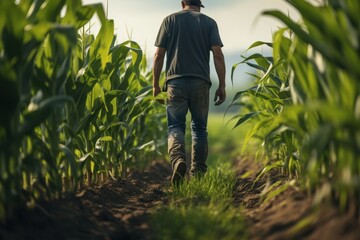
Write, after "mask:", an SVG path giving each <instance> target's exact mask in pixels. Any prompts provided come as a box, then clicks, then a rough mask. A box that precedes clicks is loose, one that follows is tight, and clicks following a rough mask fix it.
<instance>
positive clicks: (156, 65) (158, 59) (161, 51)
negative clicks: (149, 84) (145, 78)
mask: <svg viewBox="0 0 360 240" xmlns="http://www.w3.org/2000/svg"><path fill="white" fill-rule="evenodd" d="M165 53H166V49H165V48H162V47H157V48H156V51H155V56H154V62H153V69H152V73H153V96H154V97H156V96H157V95H158V94H159V93H160V92H161V88H160V83H159V81H160V74H161V71H162V68H163V66H164V59H165Z"/></svg>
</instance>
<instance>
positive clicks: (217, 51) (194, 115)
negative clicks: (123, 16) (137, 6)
mask: <svg viewBox="0 0 360 240" xmlns="http://www.w3.org/2000/svg"><path fill="white" fill-rule="evenodd" d="M181 5H182V11H179V12H176V13H173V14H171V15H169V16H168V17H166V18H165V19H164V20H163V22H162V24H161V27H160V30H159V32H158V36H157V39H156V42H155V46H156V47H157V48H156V52H155V56H154V63H153V95H154V97H156V96H157V95H158V94H159V93H160V92H161V88H160V85H159V78H160V74H161V71H162V68H163V63H164V59H165V55H166V83H165V86H164V90H166V91H167V102H166V113H167V122H168V153H169V157H170V163H171V165H172V169H173V174H172V177H171V183H172V184H173V186H178V185H179V184H180V183H181V182H182V181H183V179H184V177H185V173H186V170H187V166H186V163H185V128H186V114H187V112H188V110H189V111H190V113H191V134H192V154H191V168H190V176H191V177H192V176H201V175H203V174H205V172H206V170H207V166H206V159H207V155H208V140H207V120H208V112H209V88H210V86H211V80H210V67H209V61H210V60H209V59H210V51H212V53H213V57H214V64H215V69H216V72H217V75H218V78H219V87H218V89H217V90H216V93H215V99H214V101H215V105H220V104H221V103H223V102H224V101H225V98H226V92H225V61H224V55H223V53H222V50H221V48H222V47H223V43H222V41H221V38H220V35H219V31H218V27H217V23H216V22H215V20H213V19H212V18H210V17H208V16H206V15H205V14H202V13H200V10H201V7H204V6H203V5H202V3H201V1H200V0H183V1H182V2H181Z"/></svg>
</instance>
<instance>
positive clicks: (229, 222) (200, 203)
mask: <svg viewBox="0 0 360 240" xmlns="http://www.w3.org/2000/svg"><path fill="white" fill-rule="evenodd" d="M208 129H209V159H208V165H209V169H208V172H207V173H206V175H205V176H204V177H203V178H200V179H196V178H195V179H190V180H188V181H186V182H185V183H184V184H183V185H181V186H180V187H179V188H176V189H173V190H170V191H169V193H168V194H169V199H170V201H169V205H168V206H167V207H165V208H162V209H160V210H159V211H158V212H157V213H156V214H155V215H154V216H153V221H152V222H153V223H154V225H153V228H154V232H155V238H156V239H164V240H165V239H247V234H246V228H245V223H244V218H243V216H242V215H241V212H240V210H239V209H238V208H235V207H234V206H233V200H232V193H233V188H234V186H235V183H236V176H235V171H234V169H233V168H232V159H233V158H234V157H235V155H238V154H239V149H240V146H241V137H240V138H239V133H240V131H242V130H236V132H235V131H232V126H231V124H230V125H227V124H226V120H224V119H223V117H222V115H210V117H209V124H208ZM233 154H234V155H233Z"/></svg>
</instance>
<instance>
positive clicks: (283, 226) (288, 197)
mask: <svg viewBox="0 0 360 240" xmlns="http://www.w3.org/2000/svg"><path fill="white" fill-rule="evenodd" d="M260 169H261V168H260V166H257V165H256V163H255V162H254V161H253V160H249V159H243V160H240V161H237V164H236V171H237V176H238V177H237V184H236V187H235V189H234V202H235V204H237V205H239V206H240V205H241V206H243V212H244V214H245V216H246V219H247V223H248V225H249V230H250V239H251V240H253V239H279V240H280V239H314V240H315V239H316V240H322V239H324V240H339V239H341V240H343V239H349V240H357V239H360V220H358V219H356V218H354V215H355V214H354V213H353V212H351V211H350V212H349V214H340V213H339V212H338V211H337V210H336V208H335V207H333V206H331V205H330V204H322V205H321V207H320V208H314V207H313V204H312V203H313V201H314V199H313V198H311V197H309V196H307V195H306V194H305V193H304V192H301V191H300V190H299V189H295V188H294V187H289V188H288V189H287V190H285V191H284V192H282V193H281V194H279V195H278V196H276V197H274V198H273V199H272V200H270V201H268V202H266V203H265V204H261V192H262V191H263V189H264V187H265V186H266V181H264V180H263V181H259V182H258V183H256V184H255V186H254V187H253V183H254V180H255V178H256V175H257V174H258V173H259V170H260ZM281 178H282V176H281V174H278V173H273V174H271V176H270V177H269V180H270V181H271V182H273V183H274V182H275V181H277V180H281ZM298 229H302V230H301V231H298Z"/></svg>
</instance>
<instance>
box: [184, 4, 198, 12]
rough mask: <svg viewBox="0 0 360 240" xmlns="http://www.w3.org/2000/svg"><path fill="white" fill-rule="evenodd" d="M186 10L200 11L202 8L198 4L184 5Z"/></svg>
mask: <svg viewBox="0 0 360 240" xmlns="http://www.w3.org/2000/svg"><path fill="white" fill-rule="evenodd" d="M184 10H185V11H195V12H200V8H199V7H197V6H192V5H191V6H185V7H184Z"/></svg>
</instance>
